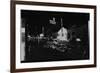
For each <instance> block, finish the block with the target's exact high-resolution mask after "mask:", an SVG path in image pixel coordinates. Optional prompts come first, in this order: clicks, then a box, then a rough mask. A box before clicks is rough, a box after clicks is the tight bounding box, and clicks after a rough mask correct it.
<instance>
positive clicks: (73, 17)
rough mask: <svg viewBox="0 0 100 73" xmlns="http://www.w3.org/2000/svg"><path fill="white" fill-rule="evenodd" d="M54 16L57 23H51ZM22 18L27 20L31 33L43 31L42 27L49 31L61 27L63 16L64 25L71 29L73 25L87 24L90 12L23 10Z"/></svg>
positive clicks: (54, 30)
mask: <svg viewBox="0 0 100 73" xmlns="http://www.w3.org/2000/svg"><path fill="white" fill-rule="evenodd" d="M53 17H55V19H56V25H53V24H50V23H49V20H50V19H52V18H53ZM21 18H23V19H24V20H25V21H26V24H27V26H28V29H30V31H29V32H30V33H33V32H37V33H41V30H42V27H44V28H45V31H46V32H47V33H49V32H56V31H58V30H59V29H60V26H61V18H62V19H63V26H64V27H65V28H67V29H70V28H71V27H72V26H73V25H75V26H82V25H84V24H87V22H88V20H89V13H71V12H70V13H69V12H50V11H49V12H48V11H31V10H21Z"/></svg>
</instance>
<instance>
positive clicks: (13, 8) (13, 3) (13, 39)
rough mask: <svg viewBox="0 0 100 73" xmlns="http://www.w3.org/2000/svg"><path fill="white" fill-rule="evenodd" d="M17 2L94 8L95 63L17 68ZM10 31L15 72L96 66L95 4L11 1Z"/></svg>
mask: <svg viewBox="0 0 100 73" xmlns="http://www.w3.org/2000/svg"><path fill="white" fill-rule="evenodd" d="M16 4H22V5H40V6H53V7H72V8H86V9H93V10H94V64H90V65H75V66H59V67H43V68H42V67H41V68H25V69H16V15H15V12H16ZM10 33H11V37H10V39H11V42H10V46H11V61H10V64H11V65H10V71H11V73H13V72H27V71H43V70H58V69H74V68H89V67H96V6H94V5H80V4H79V5H78V4H61V3H45V2H33V1H32V2H31V1H11V29H10Z"/></svg>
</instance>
